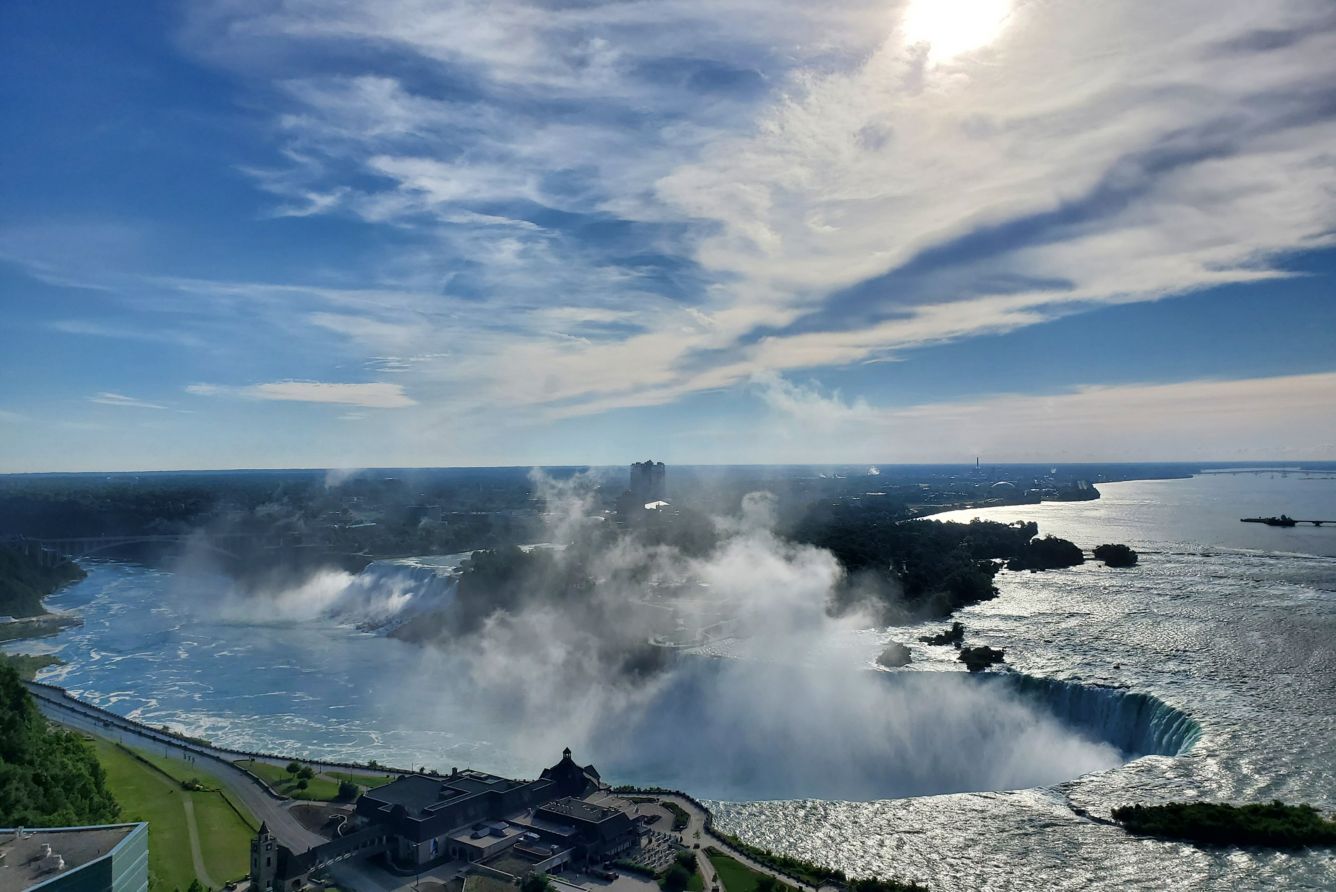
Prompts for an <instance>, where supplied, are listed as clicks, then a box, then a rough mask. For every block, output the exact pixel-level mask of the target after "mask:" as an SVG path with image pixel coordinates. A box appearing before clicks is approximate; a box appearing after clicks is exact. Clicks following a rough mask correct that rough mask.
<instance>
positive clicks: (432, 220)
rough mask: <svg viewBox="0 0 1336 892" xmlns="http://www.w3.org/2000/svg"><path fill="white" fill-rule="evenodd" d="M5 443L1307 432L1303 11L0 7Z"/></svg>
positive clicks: (723, 460)
mask: <svg viewBox="0 0 1336 892" xmlns="http://www.w3.org/2000/svg"><path fill="white" fill-rule="evenodd" d="M0 22H3V27H0V110H2V113H3V115H4V120H5V122H6V124H7V127H6V131H7V133H8V135H9V138H8V139H6V140H5V141H4V142H3V143H0V194H3V196H4V201H3V202H0V313H3V318H4V320H5V323H4V334H5V349H4V350H3V351H0V377H2V378H3V381H4V385H5V386H4V387H3V389H0V473H3V472H28V471H97V470H106V471H112V470H153V469H209V468H303V467H311V468H324V467H335V468H340V467H349V468H357V467H419V466H422V467H444V466H479V465H547V466H556V465H624V464H626V463H627V462H629V461H631V460H635V459H640V458H643V457H645V456H647V455H652V456H653V457H654V458H655V459H656V460H663V461H666V462H667V463H668V464H669V465H673V464H731V463H739V464H744V463H745V464H783V463H795V464H797V463H804V464H805V463H814V464H862V463H892V462H910V463H912V462H941V463H971V462H973V461H974V458H975V456H978V455H981V456H983V457H984V461H985V462H995V463H1006V462H1076V461H1176V460H1182V461H1226V462H1231V461H1239V462H1247V461H1260V460H1278V461H1286V460H1294V461H1300V460H1305V459H1308V460H1332V459H1336V294H1334V292H1336V287H1334V285H1336V192H1334V191H1333V190H1332V188H1331V182H1332V177H1333V162H1332V159H1331V148H1330V147H1331V146H1332V145H1336V106H1333V104H1332V102H1331V99H1330V89H1329V87H1328V85H1329V84H1330V83H1332V82H1333V81H1336V18H1334V17H1333V15H1332V13H1331V10H1330V4H1328V3H1325V2H1316V0H1277V2H1275V3H1269V4H1252V5H1246V4H1244V5H1240V4H1235V5H1225V6H1219V5H1216V6H1211V7H1203V6H1202V5H1201V4H1198V3H1192V2H1186V0H1158V2H1127V3H1119V4H1102V5H1092V4H1088V3H1081V2H1078V0H1056V2H1051V3H1043V4H1039V3H1033V2H1026V0H909V2H892V3H876V4H873V3H862V2H853V3H849V4H841V5H840V6H839V7H838V8H834V9H830V8H825V7H823V6H822V5H820V4H816V5H813V4H804V3H797V2H782V0H781V2H772V3H765V4H754V3H752V2H750V0H744V2H736V3H703V2H698V0H684V2H680V3H671V4H633V3H609V4H600V3H592V4H577V5H561V6H547V5H544V4H542V3H534V4H526V3H520V2H516V3H499V4H474V3H455V4H447V3H442V4H423V3H420V2H418V0H382V2H376V3H353V2H344V0H263V2H262V0H227V2H222V0H217V2H200V3H196V4H189V5H186V6H182V5H176V4H167V3H158V2H150V3H142V4H141V3H136V4H128V5H126V4H122V5H117V6H114V7H113V6H107V5H104V4H92V3H79V2H52V3H13V4H9V5H8V6H7V7H6V8H5V10H4V12H3V13H0Z"/></svg>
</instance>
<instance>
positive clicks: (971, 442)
mask: <svg viewBox="0 0 1336 892" xmlns="http://www.w3.org/2000/svg"><path fill="white" fill-rule="evenodd" d="M757 384H758V388H759V390H758V395H759V396H760V397H761V398H762V399H763V400H764V401H765V402H766V404H767V405H769V406H770V407H771V408H772V409H773V410H774V411H775V418H774V419H773V421H774V424H773V427H772V428H771V429H769V430H766V431H765V432H764V434H763V435H762V436H758V437H757V439H758V440H759V441H760V442H763V443H770V444H772V445H771V451H770V452H769V454H767V455H766V457H765V459H764V460H766V461H775V462H784V461H811V460H812V457H813V456H817V455H820V456H826V457H827V460H830V461H848V462H863V461H889V460H893V461H902V462H916V461H967V460H969V459H970V458H971V457H972V456H975V455H987V456H989V457H990V458H991V459H992V460H994V461H1058V460H1062V459H1064V458H1067V459H1079V460H1087V461H1156V460H1169V459H1179V460H1200V461H1210V460H1222V461H1228V460H1233V459H1239V458H1250V459H1274V458H1285V457H1293V458H1300V459H1305V458H1306V459H1322V458H1328V457H1330V456H1332V455H1336V413H1333V412H1332V411H1331V407H1332V406H1333V405H1336V372H1329V373H1324V374H1314V375H1288V376H1277V377H1266V378H1244V379H1235V380H1214V379H1205V380H1196V381H1180V382H1172V383H1148V384H1127V385H1118V386H1088V387H1081V388H1077V389H1074V390H1070V391H1066V392H1062V393H1056V394H1051V395H1030V394H1002V395H995V396H988V397H984V398H980V399H977V400H969V401H959V402H943V403H930V404H922V405H915V406H909V407H905V408H874V407H870V406H868V405H867V404H866V403H864V402H862V401H857V400H856V401H852V402H851V401H847V400H845V399H843V398H842V397H841V396H840V395H839V394H838V393H834V394H830V393H825V392H823V391H822V390H821V389H820V388H818V387H816V386H813V385H799V384H795V383H793V382H790V381H786V380H784V379H781V378H762V379H758V381H757Z"/></svg>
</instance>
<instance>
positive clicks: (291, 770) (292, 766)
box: [287, 762, 302, 774]
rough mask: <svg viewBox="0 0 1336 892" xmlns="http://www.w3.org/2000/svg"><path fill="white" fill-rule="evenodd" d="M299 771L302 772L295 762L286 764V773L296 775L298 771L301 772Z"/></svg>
mask: <svg viewBox="0 0 1336 892" xmlns="http://www.w3.org/2000/svg"><path fill="white" fill-rule="evenodd" d="M301 770H302V767H301V766H300V765H298V764H297V763H296V762H289V763H288V767H287V772H288V774H296V773H297V772H299V771H301Z"/></svg>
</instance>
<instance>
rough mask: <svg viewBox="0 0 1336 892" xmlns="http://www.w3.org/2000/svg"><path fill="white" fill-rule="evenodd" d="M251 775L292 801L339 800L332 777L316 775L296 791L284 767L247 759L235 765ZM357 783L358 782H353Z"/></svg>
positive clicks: (336, 786) (294, 783)
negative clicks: (259, 778) (260, 778)
mask: <svg viewBox="0 0 1336 892" xmlns="http://www.w3.org/2000/svg"><path fill="white" fill-rule="evenodd" d="M237 765H238V766H240V767H241V768H244V769H246V770H247V771H249V772H250V773H251V774H254V775H257V776H259V777H262V778H264V780H265V782H266V783H268V784H269V786H271V787H273V788H274V789H275V790H277V791H278V792H279V793H280V794H282V795H283V796H290V797H292V798H293V799H311V800H314V801H317V802H334V801H336V800H338V798H339V782H338V780H337V779H335V778H334V777H333V776H332V775H328V774H317V775H316V776H315V777H313V778H311V780H310V781H308V782H307V783H308V786H307V788H306V789H305V790H304V791H300V790H298V789H297V781H296V779H295V778H294V777H293V776H292V775H290V774H288V772H287V768H286V766H283V765H270V764H269V763H268V762H252V761H250V760H249V759H247V760H245V761H241V762H238V763H237ZM353 783H359V781H353Z"/></svg>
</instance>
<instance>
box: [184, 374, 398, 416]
mask: <svg viewBox="0 0 1336 892" xmlns="http://www.w3.org/2000/svg"><path fill="white" fill-rule="evenodd" d="M185 390H186V392H187V393H190V394H193V395H195V396H238V397H244V398H247V399H256V400H281V401H289V402H299V403H333V404H335V405H343V406H362V407H364V408H367V409H402V408H406V407H408V406H415V405H417V403H416V401H415V400H413V399H412V398H411V397H409V396H408V394H407V393H405V392H404V387H403V385H402V384H390V383H385V382H379V381H373V382H368V383H365V384H342V383H334V382H330V381H271V382H268V383H265V384H252V385H250V386H247V387H228V386H223V385H218V384H190V385H187V386H186V388H185Z"/></svg>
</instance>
